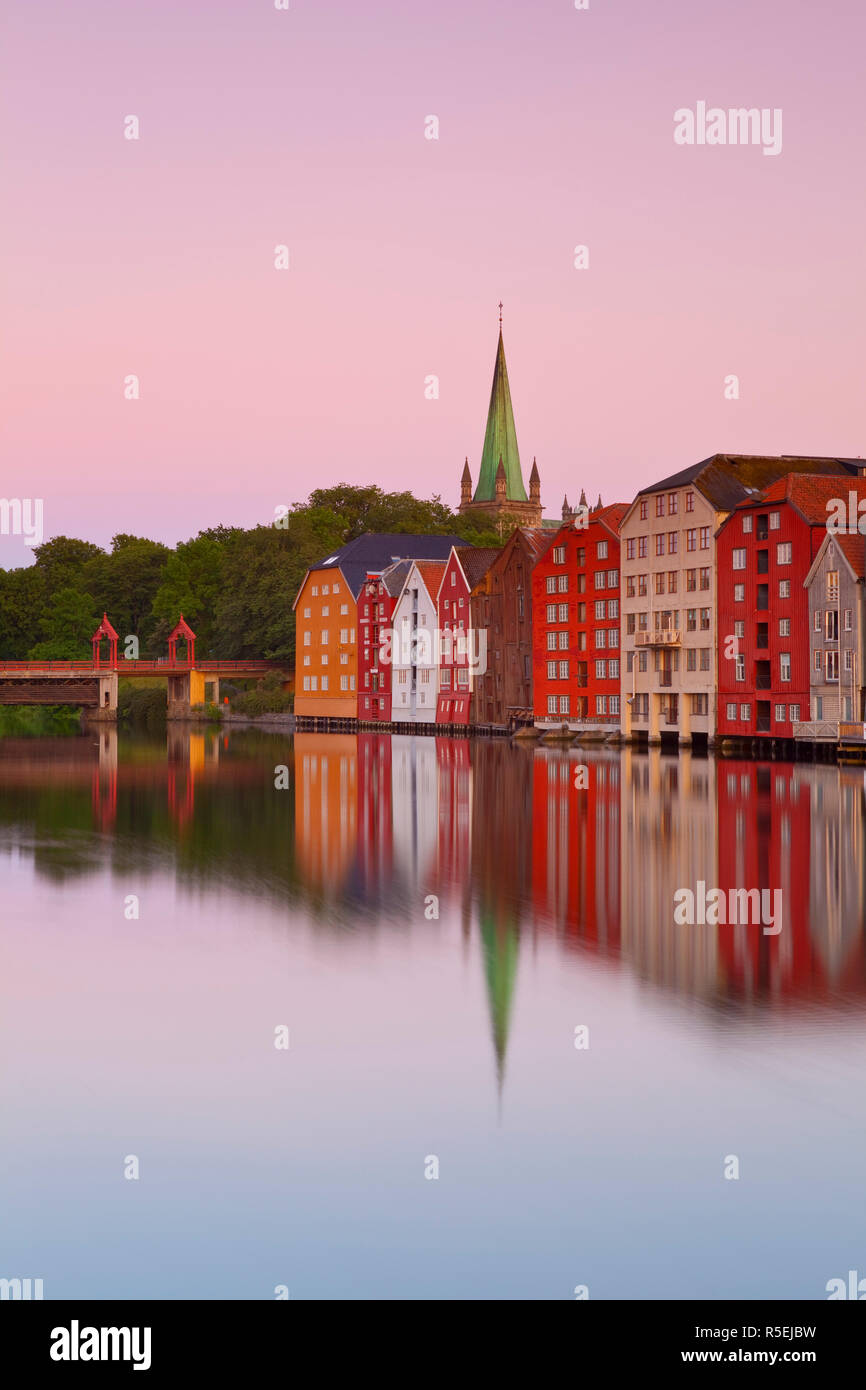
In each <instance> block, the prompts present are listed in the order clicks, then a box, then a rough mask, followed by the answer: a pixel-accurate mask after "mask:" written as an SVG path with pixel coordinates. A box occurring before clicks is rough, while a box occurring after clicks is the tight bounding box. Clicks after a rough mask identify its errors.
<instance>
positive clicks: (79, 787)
mask: <svg viewBox="0 0 866 1390" xmlns="http://www.w3.org/2000/svg"><path fill="white" fill-rule="evenodd" d="M282 765H285V766H286V767H288V770H289V781H290V785H289V790H278V789H277V787H276V785H275V777H276V773H277V770H278V768H279V767H280V766H282ZM0 792H2V795H0V848H5V849H7V850H8V849H9V848H10V847H11V846H13V845H15V846H18V847H19V848H22V847H23V848H26V850H27V851H28V852H29V853H32V855H33V858H34V863H35V866H36V869H37V871H38V872H40V873H43V874H47V875H50V876H51V877H52V878H55V879H56V878H61V879H62V878H64V877H75V876H79V877H80V876H82V875H87V874H89V873H94V872H97V871H99V869H100V868H101V867H102V866H104V865H105V864H106V863H108V864H109V865H113V866H115V867H118V866H123V865H127V864H128V863H129V861H130V855H131V854H133V853H134V854H135V855H136V857H137V860H138V862H140V863H141V864H142V865H143V870H142V871H143V872H144V873H145V874H146V873H147V872H148V869H151V870H153V869H155V868H157V867H159V868H160V869H161V870H164V868H165V866H166V864H168V865H169V866H170V867H171V869H172V871H173V872H174V873H175V874H176V876H177V878H178V880H179V881H182V882H183V881H195V882H196V883H198V884H199V885H200V886H202V887H206V886H208V885H209V884H210V885H212V886H213V885H215V884H218V883H220V882H223V881H230V882H231V884H232V885H233V887H234V888H235V889H238V888H240V889H242V890H246V891H250V892H253V891H254V892H255V893H256V894H262V893H264V894H266V895H269V896H270V897H271V898H273V899H277V900H279V901H281V902H284V903H286V904H287V905H288V906H291V905H293V904H297V903H298V902H303V903H305V904H306V905H307V906H308V907H309V908H311V909H312V910H313V912H314V914H316V915H317V916H318V918H319V920H321V921H322V922H323V924H326V925H328V926H330V927H332V928H333V927H336V928H347V927H350V928H352V929H353V930H363V929H364V926H365V923H372V922H379V923H381V922H383V921H384V922H386V923H388V924H389V925H390V926H391V927H392V928H394V929H397V930H400V929H401V928H403V929H406V928H408V927H409V926H413V925H416V926H417V924H418V923H419V922H428V921H429V923H430V931H431V932H435V930H436V927H435V923H436V922H437V921H438V920H439V917H440V915H442V914H444V913H445V912H446V911H447V910H451V911H456V912H457V913H458V915H459V920H460V922H461V924H462V934H463V938H464V942H465V943H466V946H467V948H468V949H470V950H471V949H473V948H474V949H476V950H478V951H480V953H481V957H482V959H483V966H484V976H485V980H486V985H487V992H488V1009H489V1018H490V1030H491V1038H492V1049H493V1059H494V1064H495V1070H496V1074H497V1077H498V1080H499V1082H500V1084H501V1081H502V1078H503V1075H504V1072H505V1066H506V1058H507V1052H508V1038H509V1027H510V1021H511V1016H512V1013H513V1010H514V1007H515V997H516V995H517V993H518V990H519V979H520V970H521V959H522V957H523V956H524V955H525V951H526V945H525V943H526V942H527V940H528V941H529V942H530V943H531V942H532V941H533V940H535V939H537V938H538V936H539V934H548V935H552V936H553V937H554V938H555V939H556V940H557V941H558V942H559V943H560V946H561V949H562V950H563V951H565V952H567V953H571V952H575V951H577V952H580V953H583V955H585V956H587V957H590V958H594V959H596V960H597V961H598V962H599V963H600V964H602V963H603V964H604V965H605V966H606V967H607V968H620V969H625V970H628V971H630V972H632V974H633V976H634V977H635V978H636V979H638V980H640V981H642V982H644V983H645V984H646V985H647V986H648V987H653V988H656V989H658V990H661V991H664V992H667V991H673V992H676V993H677V994H679V995H684V996H691V997H692V998H693V999H695V1000H700V1001H702V1002H703V1003H704V1004H705V1005H707V1006H709V1007H711V1008H712V1009H713V1010H716V1011H717V1012H718V1014H719V1016H720V1017H724V1016H725V1015H726V1014H729V1013H730V1010H731V1009H732V1008H736V1009H737V1010H744V1009H749V1010H754V1009H761V1010H763V1011H765V1012H767V1013H768V1014H772V1012H773V1011H776V1010H782V1009H783V1010H785V1011H786V1012H790V1011H791V1010H794V1009H796V1007H797V1006H800V1005H808V1006H809V1007H811V1008H814V1007H815V1006H818V1005H820V1006H821V1007H823V1008H828V1007H833V1008H836V1009H850V1008H851V1007H852V1006H853V1007H857V1008H859V1007H860V1006H861V1002H862V1000H863V995H864V980H866V951H864V924H863V912H862V905H863V900H864V881H863V876H864V862H866V857H864V774H863V772H862V771H861V770H859V769H856V768H846V767H842V768H836V767H834V766H827V765H810V764H784V763H772V764H766V763H754V762H745V761H743V762H740V761H724V762H716V761H714V760H713V759H710V758H698V757H694V756H692V755H691V754H690V753H689V752H687V751H684V752H681V753H680V754H679V755H678V756H670V755H666V754H664V753H662V752H660V751H657V750H651V751H649V752H638V751H635V750H623V751H622V752H614V751H612V750H598V751H587V750H574V749H570V750H559V749H551V748H544V747H530V748H526V747H516V746H513V745H511V744H509V743H506V742H505V741H483V742H482V741H479V742H470V741H468V740H466V739H445V738H430V737H413V736H409V735H406V736H395V737H389V736H387V735H380V734H375V733H362V734H358V735H350V734H335V735H313V734H300V735H298V736H297V737H296V738H295V739H294V740H293V741H292V740H285V739H280V738H277V737H274V736H271V735H266V734H261V733H258V732H238V731H233V732H230V733H227V732H223V731H220V732H213V731H206V732H191V731H190V730H188V729H182V728H178V727H175V728H171V729H170V730H169V732H168V735H167V738H166V740H165V741H164V742H161V741H159V740H156V739H154V738H126V737H124V736H123V735H121V737H120V739H118V735H117V733H116V731H114V730H104V731H100V732H99V733H98V734H97V735H96V736H95V737H94V736H90V735H88V736H87V737H84V738H81V739H39V740H32V739H28V740H14V739H6V740H2V741H0ZM701 880H702V881H703V882H704V883H706V884H707V885H712V886H718V887H720V888H722V889H725V890H727V889H734V888H738V887H748V888H769V889H776V888H778V889H781V891H782V894H783V901H784V921H783V930H782V931H781V933H780V934H779V935H778V936H771V935H766V934H764V933H763V932H762V931H761V929H760V927H759V926H752V925H735V926H718V927H712V926H677V925H675V923H674V918H673V901H674V893H675V892H676V891H677V889H678V888H681V887H684V886H692V887H693V886H694V885H695V884H696V883H698V882H699V881H701Z"/></svg>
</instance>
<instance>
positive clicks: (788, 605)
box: [716, 473, 866, 739]
mask: <svg viewBox="0 0 866 1390" xmlns="http://www.w3.org/2000/svg"><path fill="white" fill-rule="evenodd" d="M849 493H854V494H855V495H856V497H857V498H858V499H859V498H866V478H859V477H852V476H850V475H845V476H838V477H834V476H832V475H830V476H828V475H824V474H814V473H789V474H788V476H787V477H785V478H780V479H779V480H778V482H775V483H773V484H771V486H770V487H768V488H766V489H765V490H764V491H763V492H762V493H761V495H760V496H759V497H756V498H751V499H749V500H748V501H746V502H741V503H740V505H739V506H738V507H735V508H734V510H733V511H732V512H731V514H730V516H729V517H728V518H727V519H726V520H725V521H724V522H723V523H722V525H721V526H720V527H719V529H718V531H717V532H716V541H717V544H716V563H717V595H718V598H717V602H718V628H717V631H718V655H717V661H718V672H717V674H718V692H719V695H718V734H719V736H720V737H722V738H724V737H728V738H754V737H759V738H786V739H789V738H793V736H794V733H793V728H792V723H793V722H796V721H798V720H808V719H809V718H810V695H809V595H808V592H807V590H806V589H805V588H804V580H805V578H806V575H807V573H808V571H809V569H810V567H811V564H812V561H813V560H814V558H815V556H816V554H817V552H818V550H819V548H820V546H821V543H822V541H823V540H824V537H825V536H826V534H827V520H828V516H830V515H831V513H832V506H833V503H834V502H835V501H836V500H837V499H842V500H845V501H847V498H848V494H849Z"/></svg>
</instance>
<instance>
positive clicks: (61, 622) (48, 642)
mask: <svg viewBox="0 0 866 1390" xmlns="http://www.w3.org/2000/svg"><path fill="white" fill-rule="evenodd" d="M100 616H101V615H99V614H98V613H97V609H96V605H95V603H94V601H93V599H92V598H91V596H90V594H83V593H81V592H80V590H78V589H71V588H70V589H60V590H59V591H58V592H57V593H56V594H54V596H53V598H52V600H51V606H50V608H49V610H48V612H47V613H46V615H45V616H44V617H43V619H42V623H41V629H42V640H41V641H40V642H37V643H36V644H35V645H34V646H31V647H30V650H29V651H28V652H27V655H28V657H33V658H34V659H35V660H39V661H82V660H84V659H85V658H86V657H88V656H90V653H91V646H90V639H91V638H92V636H93V634H94V632H95V631H96V629H97V627H98V626H99V617H100Z"/></svg>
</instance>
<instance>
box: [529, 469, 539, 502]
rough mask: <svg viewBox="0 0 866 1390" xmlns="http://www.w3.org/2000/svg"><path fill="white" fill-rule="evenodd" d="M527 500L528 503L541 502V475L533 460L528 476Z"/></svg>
mask: <svg viewBox="0 0 866 1390" xmlns="http://www.w3.org/2000/svg"><path fill="white" fill-rule="evenodd" d="M529 500H530V502H538V503H540V502H541V474H540V473H539V471H538V464H537V463H536V462H535V459H534V458H533V460H532V472H531V473H530V475H529Z"/></svg>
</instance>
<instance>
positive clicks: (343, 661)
mask: <svg viewBox="0 0 866 1390" xmlns="http://www.w3.org/2000/svg"><path fill="white" fill-rule="evenodd" d="M319 662H320V664H321V665H322V666H327V664H328V653H327V652H322V654H321V656H320V657H319ZM348 664H349V657H348V653H347V652H341V653H340V665H341V666H348ZM304 665H305V666H311V665H312V658H311V657H309V656H305V657H304Z"/></svg>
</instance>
